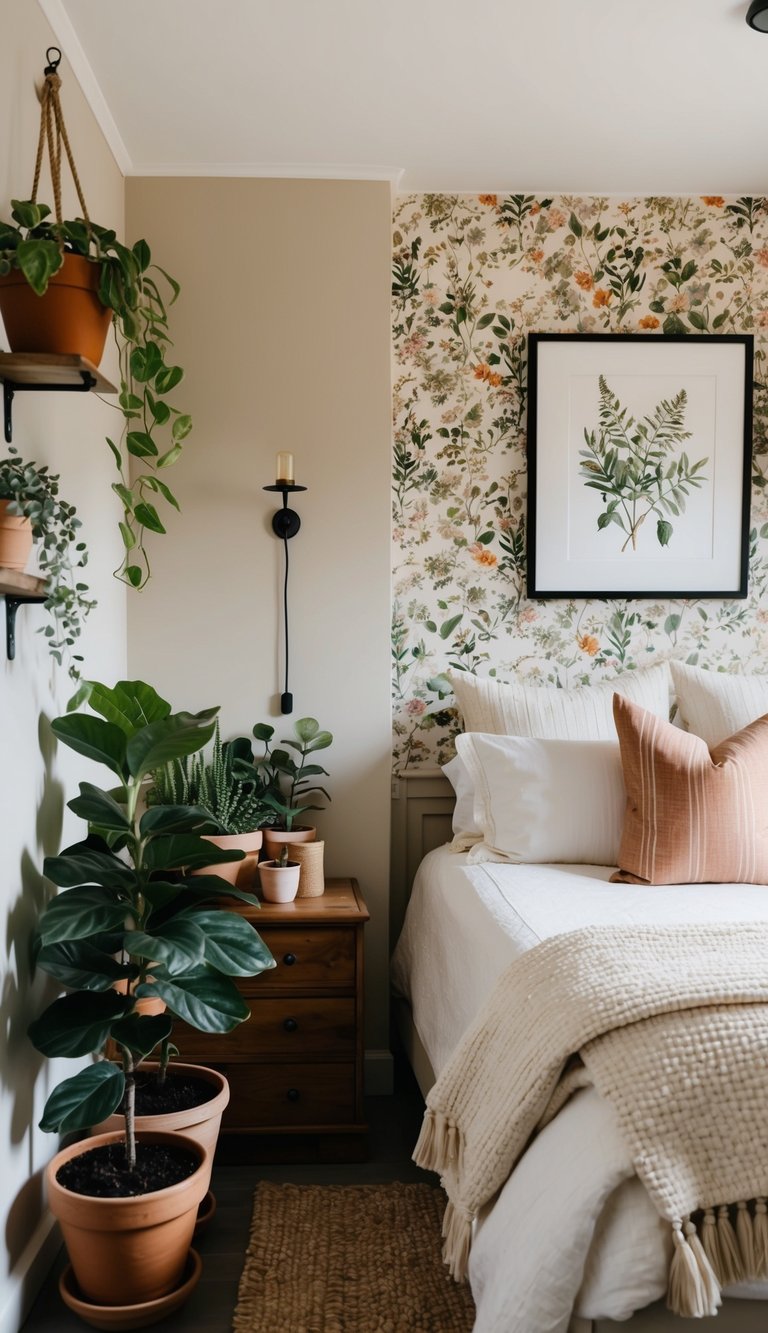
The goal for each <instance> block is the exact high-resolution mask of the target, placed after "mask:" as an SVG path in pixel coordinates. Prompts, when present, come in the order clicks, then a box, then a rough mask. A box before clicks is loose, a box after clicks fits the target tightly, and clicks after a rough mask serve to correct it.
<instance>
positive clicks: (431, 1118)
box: [413, 1110, 462, 1175]
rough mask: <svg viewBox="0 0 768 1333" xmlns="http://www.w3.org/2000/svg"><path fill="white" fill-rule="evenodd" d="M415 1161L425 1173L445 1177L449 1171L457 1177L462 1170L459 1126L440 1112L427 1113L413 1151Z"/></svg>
mask: <svg viewBox="0 0 768 1333" xmlns="http://www.w3.org/2000/svg"><path fill="white" fill-rule="evenodd" d="M413 1160H414V1162H415V1163H416V1165H417V1166H421V1167H423V1168H424V1170H425V1171H437V1173H438V1175H443V1173H444V1172H445V1171H448V1170H449V1169H450V1170H452V1171H454V1172H455V1173H456V1174H457V1175H460V1174H461V1168H462V1143H461V1134H460V1132H459V1128H458V1125H455V1124H454V1123H453V1122H452V1121H451V1120H448V1119H446V1117H445V1116H444V1115H442V1114H441V1113H440V1111H429V1110H428V1111H425V1112H424V1122H423V1124H422V1126H421V1133H420V1134H419V1137H418V1140H417V1142H416V1147H415V1148H414V1150H413Z"/></svg>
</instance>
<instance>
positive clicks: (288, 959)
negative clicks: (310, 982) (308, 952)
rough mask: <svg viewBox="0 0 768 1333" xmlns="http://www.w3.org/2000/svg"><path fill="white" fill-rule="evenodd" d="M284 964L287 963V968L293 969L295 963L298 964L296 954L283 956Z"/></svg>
mask: <svg viewBox="0 0 768 1333" xmlns="http://www.w3.org/2000/svg"><path fill="white" fill-rule="evenodd" d="M283 962H284V963H285V966H286V967H293V965H294V963H295V962H296V955H295V953H286V954H283Z"/></svg>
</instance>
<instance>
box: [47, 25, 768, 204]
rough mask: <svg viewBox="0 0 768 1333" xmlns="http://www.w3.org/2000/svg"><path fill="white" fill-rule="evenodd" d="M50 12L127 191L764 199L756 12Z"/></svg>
mask: <svg viewBox="0 0 768 1333" xmlns="http://www.w3.org/2000/svg"><path fill="white" fill-rule="evenodd" d="M39 3H40V5H41V8H42V9H43V10H44V12H45V13H46V14H47V15H48V17H49V19H50V21H51V22H52V24H53V26H54V30H55V32H56V33H57V37H58V39H59V41H60V43H61V45H62V47H63V49H64V51H65V54H66V55H67V57H68V59H69V60H70V62H71V64H72V65H73V67H74V69H75V71H76V73H77V76H78V78H79V80H80V82H81V83H82V84H83V87H84V89H85V92H86V95H87V96H88V98H89V100H90V101H91V104H92V106H93V107H94V110H95V111H96V113H97V115H98V117H99V119H100V122H101V124H102V126H103V128H104V131H105V133H106V134H107V137H108V139H109V141H110V143H111V145H112V148H113V151H114V152H115V156H116V157H117V159H118V161H119V163H120V165H121V167H122V168H123V170H125V171H126V172H127V173H132V174H149V173H151V174H158V173H159V174H198V173H202V174H241V175H267V176H269V175H293V176H328V177H350V178H355V177H362V178H382V179H392V180H394V181H395V182H397V181H398V180H399V187H400V188H401V189H404V190H445V191H454V190H469V191H494V190H514V191H522V190H524V191H537V192H538V191H543V192H549V191H555V190H557V191H559V192H577V193H604V194H645V193H648V194H651V193H653V194H688V193H693V194H699V193H700V194H710V193H712V194H714V193H717V194H730V193H748V194H765V193H768V144H767V143H766V123H767V120H768V114H767V113H768V34H765V35H763V34H759V33H756V32H753V31H751V30H750V29H749V28H748V27H747V25H746V23H745V21H744V15H745V13H746V10H747V7H748V0H218V3H215V0H39ZM65 107H66V101H65ZM400 172H402V176H400Z"/></svg>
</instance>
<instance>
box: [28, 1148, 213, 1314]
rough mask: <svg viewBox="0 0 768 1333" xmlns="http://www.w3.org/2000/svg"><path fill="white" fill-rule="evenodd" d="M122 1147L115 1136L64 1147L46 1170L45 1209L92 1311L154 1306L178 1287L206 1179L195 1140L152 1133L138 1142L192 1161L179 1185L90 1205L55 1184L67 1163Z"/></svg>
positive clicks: (206, 1161)
mask: <svg viewBox="0 0 768 1333" xmlns="http://www.w3.org/2000/svg"><path fill="white" fill-rule="evenodd" d="M122 1141H123V1135H122V1134H100V1135H99V1136H98V1138H95V1139H86V1140H85V1142H83V1143H73V1144H70V1145H69V1147H67V1148H62V1150H61V1152H58V1153H57V1154H56V1156H55V1157H54V1158H53V1159H52V1161H51V1162H49V1164H48V1167H47V1168H46V1185H47V1190H48V1203H49V1206H50V1209H51V1212H52V1213H53V1215H54V1217H55V1218H56V1219H57V1221H58V1222H59V1224H60V1226H61V1230H62V1235H63V1237H64V1243H65V1245H66V1247H67V1253H68V1255H69V1260H70V1263H71V1264H72V1268H73V1271H74V1277H75V1281H76V1283H77V1287H78V1290H79V1292H80V1294H81V1295H82V1296H83V1297H84V1298H85V1300H86V1301H88V1302H94V1303H96V1304H98V1305H135V1304H139V1303H141V1302H143V1301H155V1300H157V1299H158V1298H159V1297H162V1296H165V1295H166V1294H167V1293H168V1292H171V1291H173V1290H174V1288H176V1287H177V1286H178V1285H179V1284H180V1282H181V1281H182V1274H183V1272H184V1265H185V1263H186V1262H187V1255H188V1253H189V1248H190V1244H191V1241H192V1235H193V1232H194V1229H195V1223H196V1220H197V1210H198V1206H199V1204H200V1203H201V1201H202V1200H203V1198H204V1197H205V1195H206V1193H207V1190H208V1179H209V1177H210V1172H211V1154H210V1153H209V1152H208V1151H207V1149H205V1148H203V1147H201V1145H200V1144H199V1143H196V1142H195V1140H194V1139H190V1138H188V1137H186V1136H182V1135H180V1134H161V1133H158V1132H157V1131H152V1132H150V1133H147V1134H142V1135H140V1136H139V1142H140V1143H142V1142H143V1143H158V1144H163V1145H164V1146H166V1147H169V1148H174V1147H182V1148H184V1150H185V1151H187V1152H190V1153H192V1154H194V1156H195V1157H196V1158H197V1159H198V1162H199V1165H198V1167H197V1169H196V1170H195V1171H194V1172H193V1174H192V1175H191V1176H188V1177H187V1178H186V1180H181V1181H179V1182H178V1184H175V1185H169V1186H167V1187H166V1188H165V1189H159V1190H153V1191H151V1192H150V1193H146V1194H137V1195H134V1196H132V1197H122V1198H96V1197H94V1196H92V1195H87V1194H76V1193H74V1192H73V1191H72V1190H69V1189H67V1188H66V1187H65V1186H64V1185H62V1184H60V1183H59V1181H58V1180H57V1179H56V1176H57V1173H58V1171H59V1170H60V1169H61V1167H62V1166H64V1165H65V1163H67V1162H69V1161H70V1159H71V1158H73V1157H78V1156H80V1155H81V1154H82V1153H84V1152H88V1151H90V1150H91V1149H93V1148H99V1147H102V1146H106V1145H107V1144H110V1143H120V1142H122Z"/></svg>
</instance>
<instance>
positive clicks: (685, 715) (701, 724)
mask: <svg viewBox="0 0 768 1333" xmlns="http://www.w3.org/2000/svg"><path fill="white" fill-rule="evenodd" d="M670 666H671V667H672V679H673V681H674V684H675V694H676V695H677V708H678V714H679V717H680V720H681V721H682V724H683V726H684V727H685V729H686V731H692V732H693V734H694V736H701V738H702V740H705V741H706V742H707V745H708V746H709V747H710V749H711V748H712V747H713V746H714V745H719V744H720V742H721V741H724V740H726V739H727V738H728V736H733V735H735V733H736V732H737V731H742V730H743V728H744V727H747V726H749V724H750V722H754V721H755V718H758V717H763V716H764V714H765V713H768V676H738V675H732V674H731V673H730V672H726V671H704V670H702V668H701V667H694V666H688V665H687V663H686V662H670Z"/></svg>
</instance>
